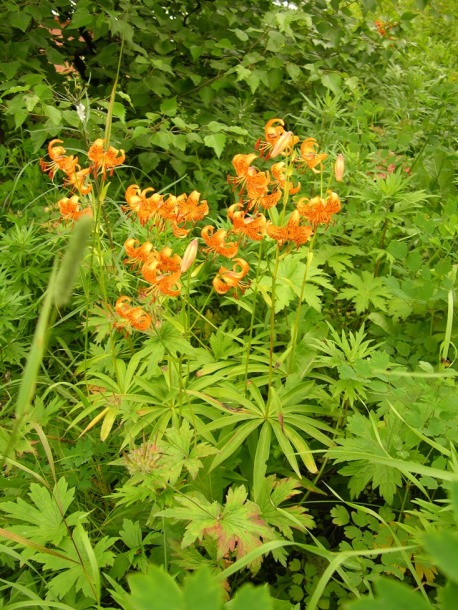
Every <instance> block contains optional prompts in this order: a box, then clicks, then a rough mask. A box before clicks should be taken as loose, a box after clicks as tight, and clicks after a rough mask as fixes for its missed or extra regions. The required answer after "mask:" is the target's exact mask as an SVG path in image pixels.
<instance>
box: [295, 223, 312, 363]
mask: <svg viewBox="0 0 458 610" xmlns="http://www.w3.org/2000/svg"><path fill="white" fill-rule="evenodd" d="M317 235H318V233H317V232H316V231H315V233H314V234H313V237H312V241H311V242H310V245H309V249H308V252H307V264H306V267H305V271H304V277H303V278H302V285H301V292H300V295H299V303H298V305H297V310H296V318H295V320H294V324H293V328H292V331H291V351H290V354H289V366H288V375H290V374H291V373H292V371H293V365H294V351H295V349H296V342H297V335H298V332H299V322H300V318H301V309H302V301H303V298H304V292H305V285H306V283H307V276H308V273H309V271H310V266H311V264H312V260H313V248H314V246H315V242H316V239H317Z"/></svg>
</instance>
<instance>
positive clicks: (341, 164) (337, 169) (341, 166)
mask: <svg viewBox="0 0 458 610" xmlns="http://www.w3.org/2000/svg"><path fill="white" fill-rule="evenodd" d="M344 172H345V160H344V156H343V155H342V154H339V155H337V159H336V164H335V166H334V175H335V177H336V180H337V182H342V178H343V175H344Z"/></svg>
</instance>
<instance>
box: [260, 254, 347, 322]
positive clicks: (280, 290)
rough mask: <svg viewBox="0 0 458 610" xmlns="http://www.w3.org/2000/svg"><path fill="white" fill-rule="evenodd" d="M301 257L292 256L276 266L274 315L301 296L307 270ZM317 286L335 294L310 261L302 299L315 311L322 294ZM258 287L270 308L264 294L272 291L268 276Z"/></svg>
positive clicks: (324, 277)
mask: <svg viewBox="0 0 458 610" xmlns="http://www.w3.org/2000/svg"><path fill="white" fill-rule="evenodd" d="M303 256H304V255H303V254H296V255H294V254H292V255H290V256H288V257H287V258H285V259H283V260H282V261H280V264H279V265H278V271H277V277H276V285H275V312H276V313H278V312H279V311H282V310H283V309H284V308H285V307H287V306H288V305H289V304H290V303H291V301H292V300H293V299H295V298H296V297H300V296H301V292H302V285H303V280H304V276H305V273H306V270H307V267H306V265H305V263H303V262H301V259H302V258H303ZM319 286H321V287H323V288H326V289H327V290H331V291H333V292H335V288H334V287H333V285H332V284H331V283H330V282H329V280H328V275H327V274H326V273H324V271H323V270H322V269H320V267H318V265H317V263H316V262H315V261H312V263H311V265H310V266H309V269H308V271H307V279H306V283H305V286H304V290H303V294H302V297H303V300H304V301H305V302H306V303H307V304H308V305H310V307H313V308H314V309H316V310H317V311H321V301H320V297H321V296H322V294H323V292H322V290H321V289H320V288H319ZM258 287H259V289H260V291H261V293H262V294H263V296H264V298H265V299H266V301H267V303H268V305H269V306H270V305H271V302H269V301H270V296H269V295H267V294H266V293H270V292H271V290H272V279H271V278H270V277H269V276H268V275H266V276H264V277H263V278H262V279H261V280H260V282H259V284H258Z"/></svg>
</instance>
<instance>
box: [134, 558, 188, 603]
mask: <svg viewBox="0 0 458 610" xmlns="http://www.w3.org/2000/svg"><path fill="white" fill-rule="evenodd" d="M127 582H128V583H129V587H130V590H131V598H132V602H133V604H134V607H135V609H136V610H183V592H182V591H181V590H180V588H179V586H178V585H177V584H176V582H175V581H174V580H173V578H172V577H171V576H169V574H167V573H166V572H164V570H163V569H162V568H159V567H157V566H154V565H150V566H149V568H148V571H147V572H146V574H132V575H131V576H128V578H127Z"/></svg>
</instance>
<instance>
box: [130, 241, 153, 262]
mask: <svg viewBox="0 0 458 610" xmlns="http://www.w3.org/2000/svg"><path fill="white" fill-rule="evenodd" d="M139 243H140V242H139V241H138V239H134V238H133V237H132V238H130V239H128V240H127V241H125V242H124V250H125V251H126V253H127V256H128V257H129V258H128V259H127V260H126V261H125V262H127V263H131V264H136V263H146V262H147V261H148V260H149V258H150V257H151V253H152V252H153V248H154V246H153V244H152V243H151V242H150V241H145V243H143V244H142V245H141V246H139V245H138V244H139Z"/></svg>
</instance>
